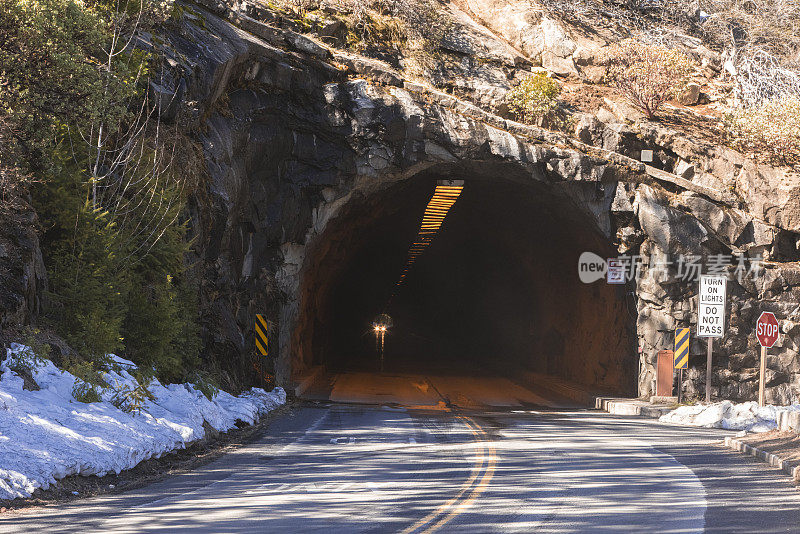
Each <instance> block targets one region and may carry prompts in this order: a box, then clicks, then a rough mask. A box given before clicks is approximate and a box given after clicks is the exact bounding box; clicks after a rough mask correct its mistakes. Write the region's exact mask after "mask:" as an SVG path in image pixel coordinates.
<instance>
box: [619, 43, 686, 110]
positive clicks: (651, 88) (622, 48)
mask: <svg viewBox="0 0 800 534" xmlns="http://www.w3.org/2000/svg"><path fill="white" fill-rule="evenodd" d="M606 62H607V64H608V67H609V69H608V72H609V78H610V79H611V81H612V82H613V83H614V85H616V86H617V87H618V88H619V89H620V90H621V91H622V92H623V93H624V94H625V96H627V97H628V99H629V100H630V101H631V102H632V103H633V104H634V105H635V106H636V107H638V108H639V109H641V110H642V111H644V112H645V113H646V114H647V117H648V118H650V119H652V118H654V117H655V114H656V113H657V112H658V111H659V109H660V108H661V107H662V106H663V105H664V103H665V102H667V101H668V100H670V99H672V98H675V97H676V96H677V95H678V94H679V93H680V92H681V91H683V89H684V88H685V87H686V82H687V81H688V79H689V74H690V72H691V67H692V62H691V60H690V59H689V58H688V57H687V56H686V55H685V54H683V53H681V52H679V51H678V50H675V49H670V48H667V47H665V46H663V45H655V44H648V43H642V42H640V41H636V40H634V39H626V40H625V41H622V42H621V43H619V44H618V45H616V46H614V47H612V48H611V50H610V51H609V52H608V55H607V57H606Z"/></svg>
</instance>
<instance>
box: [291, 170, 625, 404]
mask: <svg viewBox="0 0 800 534" xmlns="http://www.w3.org/2000/svg"><path fill="white" fill-rule="evenodd" d="M443 179H448V180H452V179H463V184H464V185H463V189H462V191H461V194H460V196H459V197H458V200H457V201H456V202H455V204H454V205H453V206H452V208H451V209H450V210H449V211H448V213H447V216H446V218H445V220H444V223H443V224H442V226H441V228H440V229H439V230H438V232H437V233H436V235H435V237H434V238H433V239H432V241H431V242H430V245H429V246H428V247H427V248H426V249H425V250H424V252H423V253H422V254H421V255H419V256H418V257H417V258H416V260H415V261H414V262H413V264H412V265H411V266H410V268H409V269H408V272H407V275H406V276H405V278H403V279H402V282H401V283H399V284H398V280H399V279H400V276H401V274H402V272H403V270H404V265H406V264H407V260H408V254H409V248H410V246H411V245H412V243H414V242H415V240H417V239H418V232H419V230H420V222H421V220H422V217H423V213H424V212H425V209H426V206H427V204H428V202H429V201H430V199H431V197H432V194H433V192H434V190H435V188H436V185H437V183H441V180H443ZM576 187H577V188H583V189H584V190H588V192H589V194H590V195H591V194H595V191H593V190H594V189H595V188H596V187H598V185H597V184H587V183H579V184H574V183H573V184H566V183H565V182H560V183H548V182H547V181H544V180H532V179H531V178H530V176H527V175H524V174H521V173H519V172H515V170H514V169H499V170H498V169H496V168H493V169H491V170H490V171H484V172H480V171H476V170H475V169H466V170H465V169H461V170H460V171H459V172H453V170H450V171H448V172H442V171H436V170H432V171H430V172H426V173H420V174H419V175H417V176H414V177H413V178H412V179H407V180H401V181H397V182H393V183H391V184H389V185H386V186H384V187H381V188H374V189H372V190H370V191H368V192H366V191H365V192H358V191H357V192H355V193H354V194H353V195H351V197H350V198H349V200H348V202H347V203H346V204H345V205H344V206H343V207H342V208H341V209H339V210H338V212H337V214H336V216H335V217H332V218H331V220H330V221H329V222H328V224H327V225H326V227H325V229H324V231H323V232H322V233H321V234H320V235H319V236H318V237H317V238H316V239H315V241H314V244H313V246H310V247H309V248H308V250H307V253H306V259H305V264H304V268H303V270H302V272H301V281H300V303H299V311H298V316H297V322H296V325H295V327H294V332H293V336H292V347H291V349H292V351H291V352H292V358H293V363H292V366H293V370H294V372H295V373H297V374H298V375H299V374H301V373H303V372H305V371H307V370H309V369H320V368H323V369H325V370H326V371H327V372H328V373H348V372H360V373H367V374H374V375H375V376H379V375H381V374H387V373H400V374H405V375H404V376H407V375H408V374H432V375H447V374H450V375H458V376H471V377H478V378H480V377H506V378H510V379H512V380H515V381H524V380H525V379H526V377H528V376H538V377H542V376H544V377H555V378H559V379H561V380H565V381H568V382H571V383H575V384H581V385H584V386H587V387H589V388H595V389H596V390H597V391H602V392H607V393H618V394H631V393H635V388H636V386H635V384H636V378H637V367H636V362H637V361H638V358H637V355H636V354H635V317H636V310H635V306H634V305H632V304H631V302H630V301H629V300H627V299H626V291H627V290H629V288H626V286H624V285H611V284H607V283H605V281H603V280H601V281H598V282H595V283H591V284H585V283H582V282H581V281H580V280H579V277H578V258H579V256H580V255H581V253H582V252H584V251H592V252H594V253H596V254H598V255H600V256H602V257H612V256H616V255H617V252H616V250H615V248H614V246H613V244H612V243H611V242H610V240H609V238H608V237H606V236H604V234H603V232H602V231H601V229H600V227H599V225H598V220H597V217H596V216H594V215H592V214H590V213H588V212H587V210H586V209H585V208H582V207H581V206H580V205H581V203H580V198H581V196H580V195H577V196H576V195H575V194H574V193H575V188H576ZM583 192H585V191H582V193H583ZM601 193H602V192H601ZM632 306H633V307H632ZM384 313H385V314H387V315H388V316H390V317H391V324H390V326H389V328H388V329H387V332H386V333H385V337H384V342H383V347H382V350H381V347H380V340H379V336H378V335H377V333H376V332H375V331H374V328H373V325H374V324H375V320H376V317H378V316H379V315H380V314H384Z"/></svg>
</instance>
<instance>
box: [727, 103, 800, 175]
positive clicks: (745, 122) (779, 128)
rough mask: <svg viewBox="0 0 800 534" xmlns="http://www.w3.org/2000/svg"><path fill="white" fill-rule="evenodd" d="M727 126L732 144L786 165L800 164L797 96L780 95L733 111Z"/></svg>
mask: <svg viewBox="0 0 800 534" xmlns="http://www.w3.org/2000/svg"><path fill="white" fill-rule="evenodd" d="M726 130H727V133H728V135H729V136H730V137H731V140H732V142H733V144H734V145H736V146H737V147H738V148H740V149H742V150H744V151H747V152H753V153H755V154H757V155H759V156H762V157H763V158H765V159H767V160H769V161H771V162H776V163H782V164H785V165H796V164H800V98H798V97H794V96H793V97H783V98H774V99H768V100H764V101H762V102H761V103H760V104H758V105H757V106H752V107H749V108H740V109H737V110H735V111H733V112H732V113H731V114H730V115H729V116H728V117H727V120H726Z"/></svg>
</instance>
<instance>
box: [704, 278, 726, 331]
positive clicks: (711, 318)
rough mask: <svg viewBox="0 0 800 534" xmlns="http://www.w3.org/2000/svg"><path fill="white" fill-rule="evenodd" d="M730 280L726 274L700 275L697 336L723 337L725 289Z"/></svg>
mask: <svg viewBox="0 0 800 534" xmlns="http://www.w3.org/2000/svg"><path fill="white" fill-rule="evenodd" d="M727 283H728V280H727V278H725V277H724V276H710V275H703V276H701V277H700V295H699V299H698V303H697V337H722V336H723V334H724V333H725V290H726V288H727Z"/></svg>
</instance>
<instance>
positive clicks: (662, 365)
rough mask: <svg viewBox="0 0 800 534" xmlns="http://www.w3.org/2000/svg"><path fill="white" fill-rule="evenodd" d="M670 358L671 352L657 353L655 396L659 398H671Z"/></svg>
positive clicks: (662, 351) (661, 351)
mask: <svg viewBox="0 0 800 534" xmlns="http://www.w3.org/2000/svg"><path fill="white" fill-rule="evenodd" d="M672 356H673V353H672V351H671V350H660V351H658V362H657V371H656V395H658V396H659V397H670V396H672V373H673V371H672Z"/></svg>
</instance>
